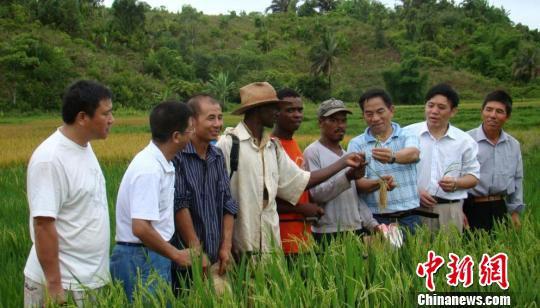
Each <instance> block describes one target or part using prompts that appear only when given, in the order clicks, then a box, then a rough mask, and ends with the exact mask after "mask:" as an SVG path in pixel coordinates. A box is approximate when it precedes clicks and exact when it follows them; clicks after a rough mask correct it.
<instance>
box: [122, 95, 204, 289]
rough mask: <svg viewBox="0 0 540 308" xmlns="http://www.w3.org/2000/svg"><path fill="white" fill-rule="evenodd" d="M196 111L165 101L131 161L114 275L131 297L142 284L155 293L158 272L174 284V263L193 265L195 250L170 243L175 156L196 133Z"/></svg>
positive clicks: (124, 186)
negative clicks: (147, 140)
mask: <svg viewBox="0 0 540 308" xmlns="http://www.w3.org/2000/svg"><path fill="white" fill-rule="evenodd" d="M191 116H192V111H191V109H190V108H189V107H188V106H187V105H186V104H183V103H179V102H164V103H161V104H159V105H157V106H156V107H154V109H153V110H152V112H151V114H150V130H151V131H152V140H151V141H150V143H149V144H148V146H146V148H144V149H143V150H142V151H141V152H139V153H138V154H137V155H136V156H135V158H133V160H132V161H131V163H130V164H129V166H128V168H127V170H126V173H125V174H124V177H123V178H122V182H121V183H120V188H119V190H118V199H117V201H116V238H115V239H116V245H115V247H114V249H113V253H112V256H111V274H112V276H113V278H114V279H118V280H120V281H122V283H123V286H124V290H125V292H126V295H127V297H128V299H129V300H132V294H133V291H134V289H135V286H136V284H137V280H138V276H139V277H140V279H141V281H142V285H143V286H144V287H145V288H148V289H149V291H150V292H153V291H154V290H155V288H156V286H157V281H153V282H152V281H151V282H147V280H148V278H149V275H150V274H151V273H152V272H156V273H157V274H158V275H159V276H160V277H161V278H162V279H163V280H165V281H166V282H169V283H170V280H171V276H170V275H171V261H173V262H175V263H177V264H178V265H180V266H189V265H190V264H191V259H190V253H191V252H190V251H189V250H178V249H177V248H175V247H174V246H173V245H171V244H170V243H169V240H170V239H171V238H172V236H173V233H174V214H173V207H174V204H173V202H174V175H175V172H174V166H173V164H172V162H171V160H172V159H173V158H174V156H175V155H176V153H178V151H180V150H182V149H183V148H184V147H185V145H186V144H187V142H188V141H189V138H190V136H191V133H192V131H193V128H192V123H191V122H192V118H191Z"/></svg>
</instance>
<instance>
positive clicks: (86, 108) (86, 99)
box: [62, 80, 112, 124]
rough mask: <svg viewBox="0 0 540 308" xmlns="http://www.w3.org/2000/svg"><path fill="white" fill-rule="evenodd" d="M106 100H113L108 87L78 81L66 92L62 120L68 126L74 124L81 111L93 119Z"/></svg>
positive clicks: (96, 83) (91, 82)
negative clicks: (100, 104)
mask: <svg viewBox="0 0 540 308" xmlns="http://www.w3.org/2000/svg"><path fill="white" fill-rule="evenodd" d="M104 99H112V92H111V90H109V88H107V87H106V86H104V85H102V84H100V83H98V82H96V81H91V80H79V81H76V82H74V83H73V84H71V85H70V86H69V87H68V88H67V89H66V91H65V92H64V96H63V98H62V120H63V121H64V123H66V124H73V123H74V122H75V118H76V117H77V114H79V112H81V111H82V112H84V113H86V114H87V115H88V116H89V117H90V118H92V117H94V114H95V112H96V109H97V108H98V107H99V103H100V102H101V101H102V100H104Z"/></svg>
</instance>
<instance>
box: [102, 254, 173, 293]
mask: <svg viewBox="0 0 540 308" xmlns="http://www.w3.org/2000/svg"><path fill="white" fill-rule="evenodd" d="M110 267H111V268H110V269H111V276H112V278H113V279H115V280H120V281H121V282H122V283H123V286H124V291H125V292H126V296H127V297H128V300H129V301H131V300H132V296H133V291H134V290H135V286H136V285H137V279H138V277H137V275H139V276H140V279H141V281H142V285H143V286H145V288H146V289H147V290H148V291H149V292H151V293H154V291H155V289H156V287H157V285H158V284H157V281H155V280H154V281H153V282H151V283H150V284H148V285H147V280H148V276H150V274H151V273H152V272H156V273H157V274H158V275H159V277H161V278H162V279H163V280H165V282H168V283H169V284H170V282H171V260H169V259H167V258H165V257H164V256H162V255H160V254H159V253H157V252H155V251H152V250H151V249H148V248H146V247H142V246H141V247H134V246H125V245H118V244H117V245H115V246H114V248H113V251H112V255H111V265H110Z"/></svg>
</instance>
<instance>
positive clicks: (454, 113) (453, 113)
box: [450, 107, 458, 118]
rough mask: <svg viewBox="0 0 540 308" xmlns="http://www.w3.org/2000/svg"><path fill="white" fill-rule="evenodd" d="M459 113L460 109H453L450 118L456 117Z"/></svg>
mask: <svg viewBox="0 0 540 308" xmlns="http://www.w3.org/2000/svg"><path fill="white" fill-rule="evenodd" d="M457 112H458V107H454V108H452V110H451V111H450V117H451V118H452V117H454V116H455V115H456V114H457Z"/></svg>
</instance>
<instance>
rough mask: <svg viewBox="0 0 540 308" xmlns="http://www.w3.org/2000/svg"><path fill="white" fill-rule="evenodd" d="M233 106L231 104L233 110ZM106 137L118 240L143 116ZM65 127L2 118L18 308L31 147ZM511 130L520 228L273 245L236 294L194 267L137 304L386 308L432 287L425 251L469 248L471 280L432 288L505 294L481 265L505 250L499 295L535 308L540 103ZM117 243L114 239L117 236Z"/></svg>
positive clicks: (109, 295) (527, 108)
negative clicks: (520, 184) (521, 202)
mask: <svg viewBox="0 0 540 308" xmlns="http://www.w3.org/2000/svg"><path fill="white" fill-rule="evenodd" d="M349 106H350V108H351V110H352V111H353V112H354V114H353V115H352V116H350V117H349V122H348V134H347V137H346V138H345V140H344V143H343V146H344V147H346V145H347V141H348V140H349V139H350V138H352V137H354V136H356V135H358V134H359V133H361V132H363V130H364V129H365V125H364V122H363V120H362V119H361V117H360V112H359V109H358V107H357V106H356V105H353V104H350V105H349ZM232 108H233V107H231V108H229V110H231V109H232ZM479 111H480V103H479V102H467V103H465V104H462V105H461V106H460V110H459V112H458V114H457V115H456V117H455V118H454V119H453V120H452V123H453V124H454V125H456V126H458V127H459V128H462V129H464V130H469V129H471V128H473V127H476V126H478V125H479V124H480V112H479ZM115 116H116V123H115V125H114V127H113V128H112V130H111V134H110V136H109V138H108V139H107V140H105V141H96V142H93V143H92V146H93V148H94V150H95V152H96V154H97V156H98V158H99V160H100V162H101V166H102V169H103V172H104V174H105V178H106V180H107V194H108V200H109V209H110V218H111V226H112V230H111V235H112V236H111V239H112V240H114V211H115V200H116V194H117V190H118V186H119V183H120V180H121V177H122V175H123V173H124V171H125V169H126V167H127V164H128V163H129V161H130V159H131V158H132V157H133V155H135V154H136V153H137V152H138V151H140V150H141V149H142V148H143V147H144V146H145V145H146V144H147V143H148V142H149V138H150V136H149V128H148V124H147V115H146V114H144V113H136V114H133V113H130V114H127V113H123V112H122V111H119V112H117V114H116V115H115ZM239 119H240V118H239V117H235V116H230V115H229V114H228V113H227V114H226V115H225V126H233V125H235V124H236V123H237V122H238V121H239ZM422 119H423V106H398V107H396V112H395V117H394V120H395V121H396V122H398V123H400V124H402V125H403V126H404V125H407V124H411V123H414V122H417V121H421V120H422ZM60 125H61V120H60V116H59V115H58V116H56V115H44V116H39V117H26V118H23V117H0V191H1V194H0V204H1V207H0V213H1V214H0V264H2V266H0V306H2V307H20V306H21V305H22V292H23V274H22V271H23V268H24V264H25V261H26V257H27V255H28V252H29V249H30V246H31V242H30V237H29V231H28V205H27V202H26V193H25V191H26V184H25V182H26V165H27V163H28V160H29V158H30V155H31V153H32V151H33V150H34V149H35V147H36V146H37V145H38V144H39V143H40V142H41V141H43V140H44V139H45V138H46V137H47V136H48V135H50V134H51V133H52V132H53V131H54V130H55V129H56V127H58V126H60ZM507 131H508V132H509V133H511V134H512V135H513V136H515V137H516V138H517V139H518V140H519V141H520V143H521V146H522V151H523V155H524V169H525V203H526V204H527V210H526V212H525V214H524V215H523V216H522V227H521V228H520V229H514V228H513V227H507V226H504V225H500V226H498V228H497V230H496V232H495V234H494V235H493V236H487V235H486V234H478V235H474V236H460V235H459V234H457V233H455V232H447V233H440V234H436V235H431V234H429V233H428V232H427V231H426V230H421V231H420V232H418V234H416V235H415V236H410V237H409V240H408V241H407V242H406V243H405V245H404V246H403V247H402V248H400V249H394V248H392V247H390V245H389V244H388V243H386V242H384V241H383V240H381V239H379V238H377V237H376V238H374V240H373V241H372V243H371V244H370V245H366V244H365V243H364V242H362V241H361V240H359V239H358V238H357V237H354V236H345V237H344V238H341V239H338V240H337V241H335V242H333V243H332V244H331V245H330V246H329V247H319V246H317V245H312V246H311V247H310V248H308V249H307V251H306V253H305V254H302V255H301V256H299V257H298V258H297V259H296V260H294V261H293V262H287V261H286V259H285V258H284V257H283V256H282V254H280V253H279V251H276V252H275V253H273V254H270V255H269V256H268V257H267V258H264V259H263V260H261V261H260V262H259V263H257V264H256V265H254V264H248V263H245V262H243V263H240V264H238V265H237V266H236V267H234V268H233V269H232V270H231V272H230V273H229V280H230V284H231V288H230V292H225V293H224V294H223V295H221V296H217V295H216V294H215V293H214V292H213V288H212V285H211V280H210V279H204V278H202V275H200V271H199V269H196V270H195V272H196V274H195V279H194V285H193V287H192V288H191V289H190V290H186V291H185V292H184V293H183V294H182V296H181V298H179V299H178V300H175V298H174V296H173V295H172V293H171V292H170V291H169V290H168V288H167V286H166V285H164V284H163V288H162V290H161V291H160V292H159V293H158V294H157V295H155V296H150V295H149V294H148V293H147V292H145V289H144V286H141V289H140V292H138V293H137V295H136V298H135V301H134V306H136V307H148V306H158V307H161V306H165V305H167V304H170V305H172V306H179V307H183V306H189V307H200V306H205V307H207V306H226V307H232V306H234V307H237V306H240V307H340V306H348V307H357V306H362V307H364V306H368V307H388V306H399V307H401V306H405V307H411V306H416V294H417V293H418V292H426V290H427V289H426V287H425V286H424V284H425V280H424V279H422V278H419V277H418V276H417V275H416V273H415V270H416V266H417V264H418V263H420V262H425V261H426V255H427V252H428V250H433V251H435V252H436V253H437V254H438V255H440V256H443V257H444V258H445V260H446V261H448V253H450V252H453V253H455V254H457V255H458V256H460V257H463V256H465V255H467V254H468V255H470V256H471V257H472V258H473V260H474V261H475V267H474V271H475V275H474V278H473V285H472V286H471V287H469V288H464V287H463V286H461V285H460V286H458V287H451V286H448V285H447V284H446V277H445V275H446V274H447V273H448V268H447V267H446V266H445V267H443V268H441V270H440V271H439V272H438V273H437V274H436V275H435V283H436V291H437V293H440V292H451V291H458V292H475V291H476V292H501V291H502V290H501V289H500V288H499V287H498V286H497V285H496V284H495V285H491V286H489V287H482V286H480V284H479V282H478V275H477V271H478V269H477V265H478V262H479V261H480V259H481V257H482V254H484V253H487V254H489V255H494V254H496V253H498V252H504V253H506V254H507V255H508V259H509V261H508V277H509V282H510V287H509V289H508V290H507V291H505V292H503V293H502V294H507V295H510V296H511V299H512V306H521V307H537V306H538V302H539V296H538V294H539V292H538V290H537V289H538V286H539V285H540V240H539V235H540V222H539V217H540V210H538V206H539V205H540V194H539V190H538V187H540V177H539V176H538V174H537V173H536V172H538V171H537V170H538V168H539V167H540V153H539V150H540V138H539V137H538V136H539V134H540V101H525V102H516V103H515V106H514V111H513V113H512V117H511V119H510V120H509V122H508V123H507ZM296 138H297V140H298V142H299V144H300V146H301V147H305V146H307V145H308V144H309V143H311V142H313V141H315V140H316V139H317V138H318V126H317V118H316V106H315V105H313V104H306V106H305V121H304V123H303V125H302V127H301V129H300V131H299V132H298V134H297V136H296ZM111 244H112V243H111ZM96 304H97V305H99V306H103V307H124V306H126V305H127V300H126V298H125V296H124V295H123V292H122V289H121V287H120V286H119V285H118V284H114V285H111V286H110V287H107V288H105V290H103V291H102V292H100V293H99V294H96Z"/></svg>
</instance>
